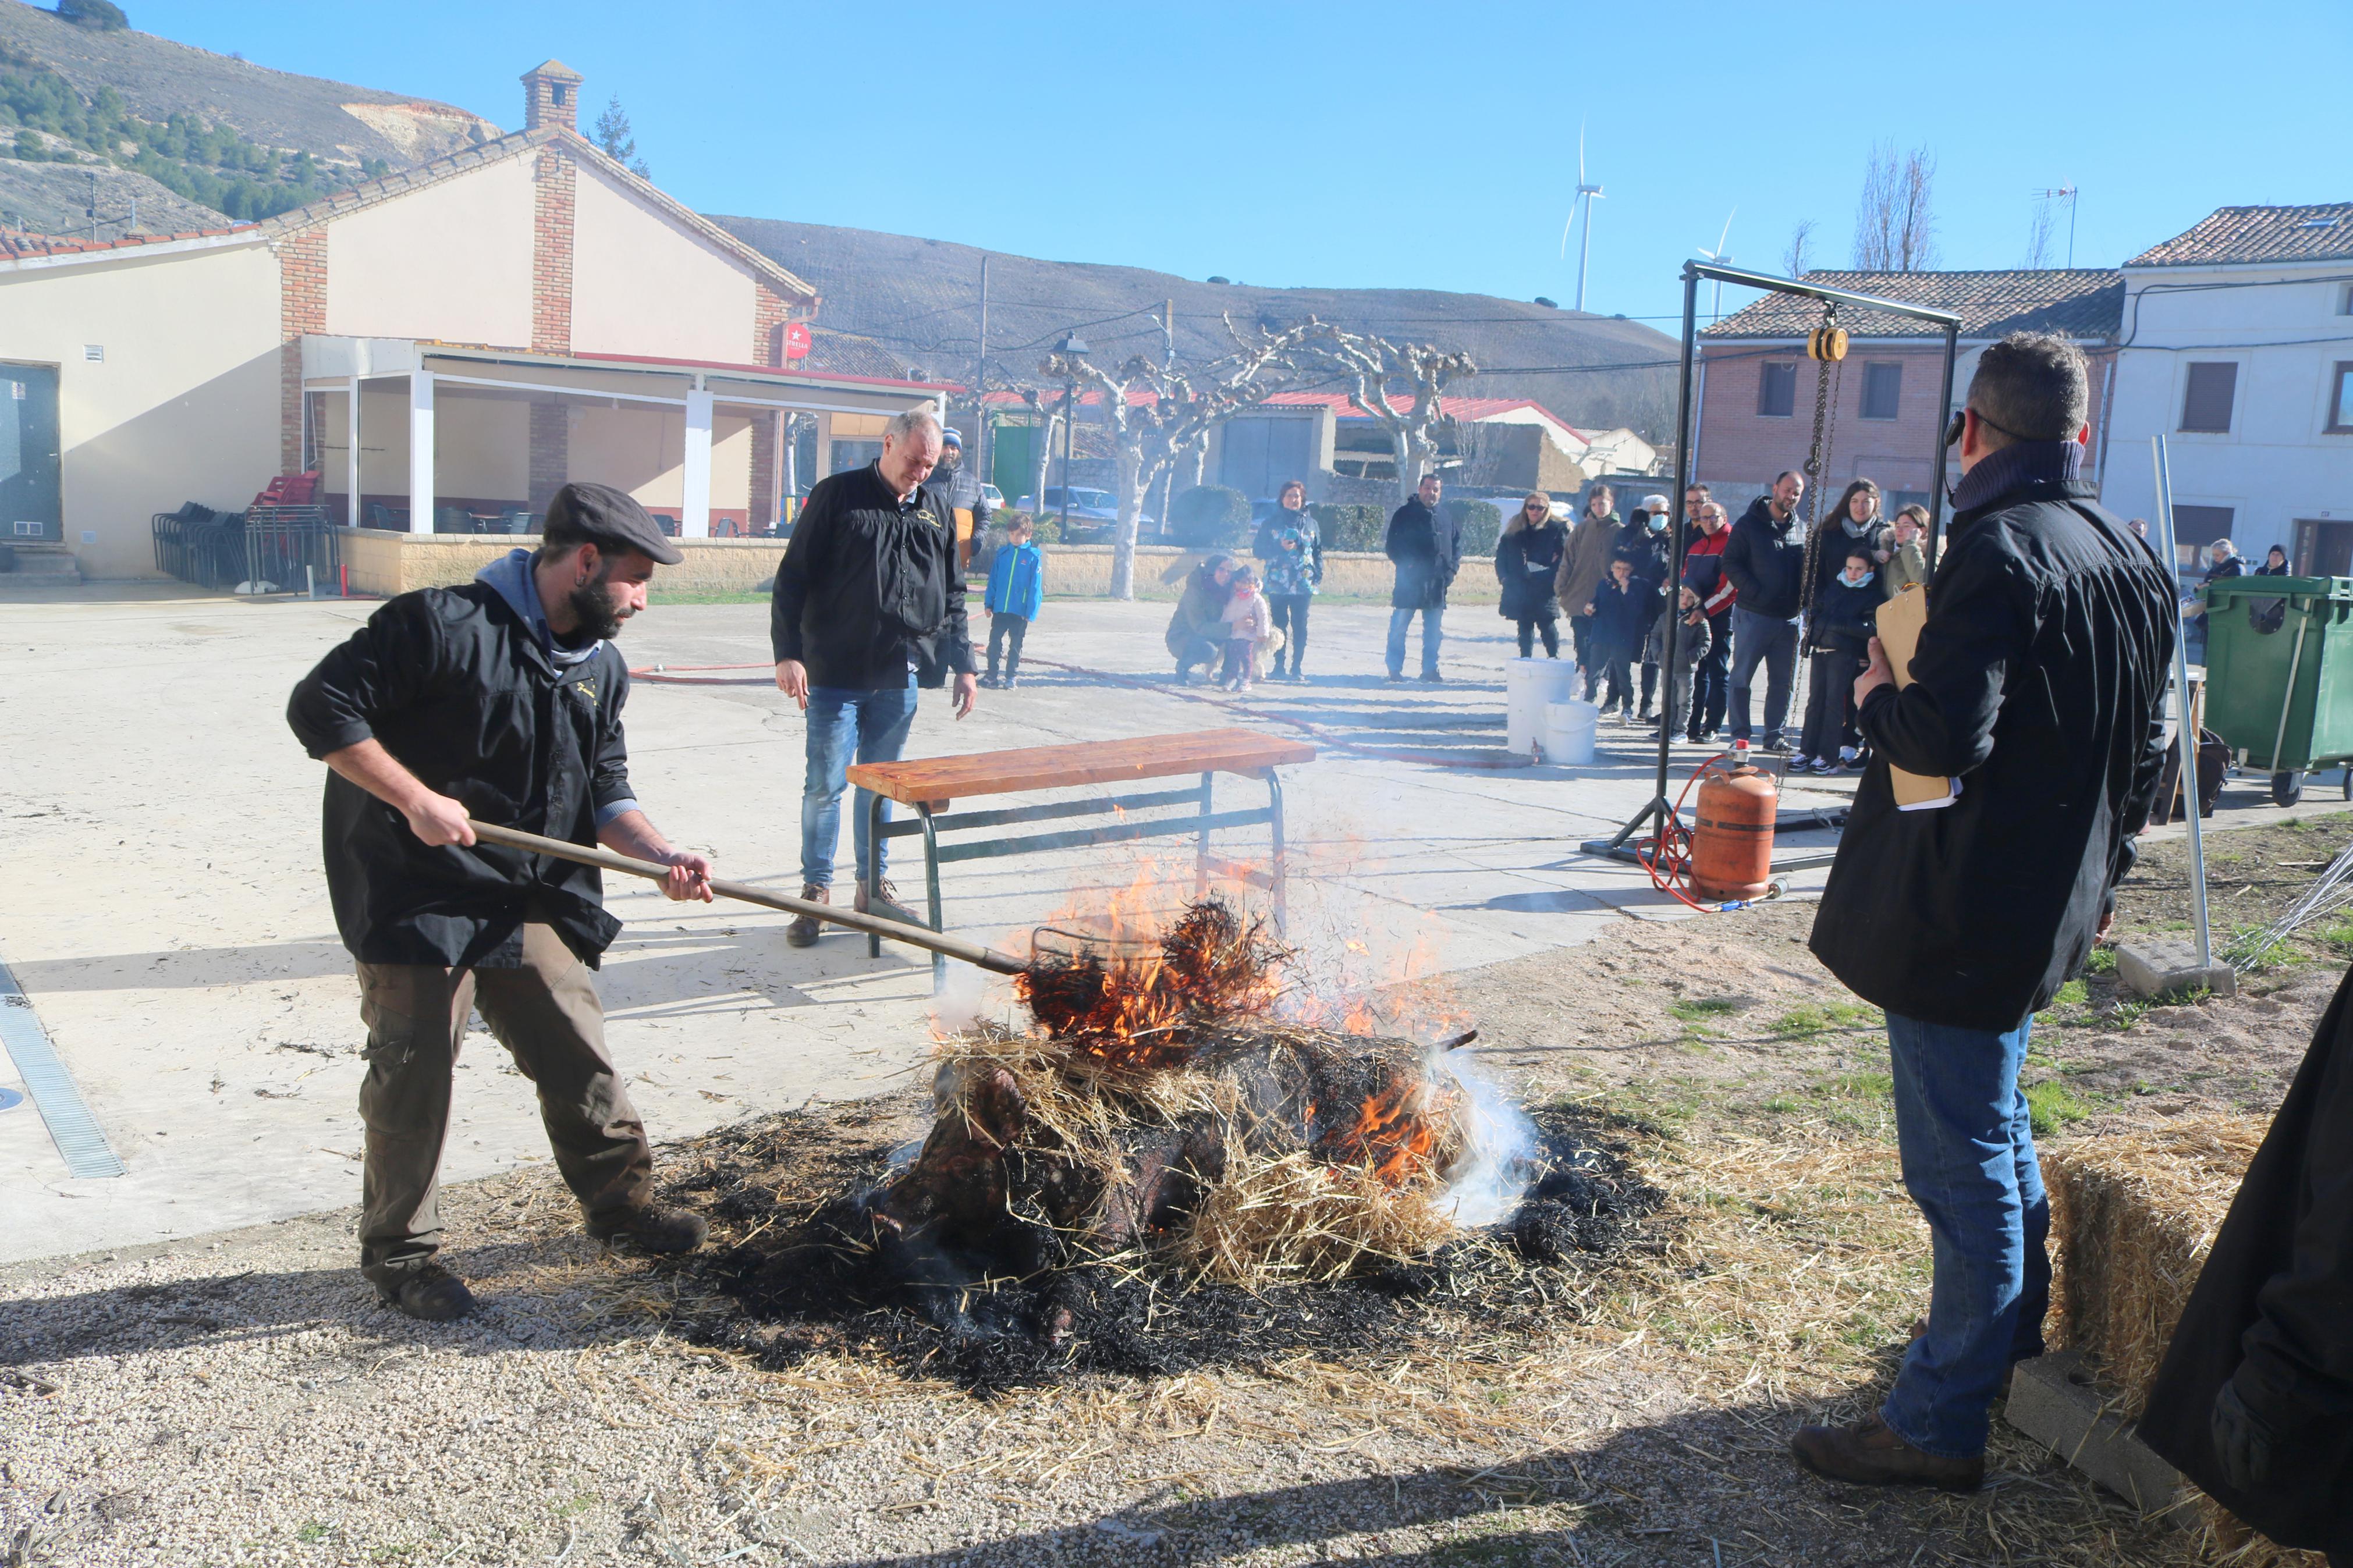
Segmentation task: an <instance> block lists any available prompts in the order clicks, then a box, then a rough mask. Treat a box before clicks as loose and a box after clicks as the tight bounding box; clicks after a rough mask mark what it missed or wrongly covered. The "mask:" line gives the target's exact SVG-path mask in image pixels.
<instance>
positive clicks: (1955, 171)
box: [123, 0, 2353, 316]
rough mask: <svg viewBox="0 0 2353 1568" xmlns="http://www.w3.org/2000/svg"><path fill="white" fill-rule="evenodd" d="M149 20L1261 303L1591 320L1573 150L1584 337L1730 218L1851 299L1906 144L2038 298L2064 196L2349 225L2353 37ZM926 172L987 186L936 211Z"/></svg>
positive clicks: (695, 190)
mask: <svg viewBox="0 0 2353 1568" xmlns="http://www.w3.org/2000/svg"><path fill="white" fill-rule="evenodd" d="M123 3H124V5H125V6H126V8H127V9H128V10H129V12H130V14H131V17H132V25H133V26H138V27H141V28H142V29H144V30H146V31H149V32H153V33H158V34H161V35H163V36H164V37H172V38H176V39H179V40H181V41H183V42H185V43H191V44H195V45H199V46H201V47H206V48H210V49H216V50H220V51H222V52H228V51H232V50H234V51H237V52H240V53H242V54H244V55H245V56H246V57H247V58H248V59H251V60H253V61H255V62H257V63H259V64H263V65H269V66H274V67H278V68H282V69H286V70H293V71H302V72H307V73H311V74H314V75H319V76H326V77H333V78H337V79H343V80H346V81H353V82H358V83H362V84H364V85H367V86H371V87H376V88H382V89H389V90H393V91H399V92H412V93H416V94H417V95H419V96H421V97H427V98H435V99H441V100H447V101H448V102H452V103H457V104H459V105H462V106H463V107H465V108H467V109H470V110H474V111H476V112H478V113H480V114H482V115H484V116H485V117H487V118H489V119H491V120H492V121H496V122H497V123H498V124H500V125H501V126H505V127H508V128H512V127H514V126H515V125H516V124H517V123H518V122H519V121H520V119H521V107H520V106H521V91H522V89H521V88H520V87H519V86H518V85H517V82H516V78H517V77H518V76H519V75H520V74H521V73H522V71H523V70H525V69H527V68H529V67H531V66H533V65H534V64H536V63H537V62H538V61H540V60H541V59H543V58H547V57H548V56H551V55H553V56H554V57H556V58H560V59H562V60H564V61H565V63H566V64H568V65H570V66H571V67H572V68H574V69H575V70H578V71H580V72H582V73H583V74H584V75H585V76H586V79H587V81H586V88H585V89H584V94H583V97H584V103H585V105H586V110H587V112H585V113H584V115H583V119H584V121H585V120H586V119H588V118H589V117H590V116H591V115H592V114H593V111H594V110H596V108H599V107H601V106H602V105H603V104H604V103H605V101H606V100H607V98H608V97H610V96H612V95H614V94H618V95H619V97H620V99H621V100H622V102H623V104H624V106H625V107H626V108H627V109H628V113H629V115H630V118H631V119H632V120H633V121H634V122H635V125H636V130H637V137H638V151H639V153H640V155H641V156H643V157H644V158H645V159H646V160H647V161H648V163H650V164H651V166H652V170H653V174H654V177H655V179H656V180H657V181H658V182H659V184H661V185H663V186H664V187H665V188H666V189H668V190H669V191H670V192H671V193H672V194H674V195H678V196H679V197H681V199H683V200H685V201H687V202H689V203H691V205H694V206H696V207H697V208H699V209H701V210H703V211H706V212H719V213H737V214H745V215H750V216H772V217H788V218H795V219H801V220H806V221H810V222H817V223H830V224H846V225H851V226H859V227H866V228H877V229H887V230H892V231H895V232H898V233H902V234H915V235H923V236H927V237H934V238H940V239H951V240H958V241H962V242H964V243H966V244H970V245H976V246H982V247H988V248H991V249H997V250H1004V251H1012V252H1018V253H1023V254H1028V255H1032V256H1042V257H1048V258H1055V259H1060V260H1073V261H1103V262H1116V263H1123V264H1127V265H1133V266H1141V267H1150V268H1159V269H1162V270H1166V271H1170V272H1175V273H1179V274H1182V275H1186V276H1189V277H1194V278H1203V277H1207V276H1208V275H1210V274H1212V273H1216V274H1221V275H1224V276H1226V277H1229V278H1231V279H1236V280H1237V281H1241V282H1249V283H1261V284H1324V285H1335V286H1385V287H1420V288H1432V289H1463V290H1472V291H1478V292H1484V293H1492V294H1498V295H1503V296H1505V297H1509V298H1516V299H1528V298H1532V297H1534V296H1535V295H1539V294H1543V295H1548V296H1550V297H1551V298H1553V299H1555V300H1559V301H1561V302H1562V303H1563V304H1567V302H1568V300H1569V298H1570V296H1571V295H1572V294H1573V292H1574V290H1575V288H1576V281H1575V275H1574V267H1575V249H1574V247H1573V246H1572V247H1571V251H1570V259H1569V260H1568V261H1567V262H1564V261H1563V260H1562V259H1561V258H1560V255H1559V247H1560V237H1561V226H1562V222H1563V220H1564V218H1565V217H1566V216H1567V205H1568V202H1569V198H1570V192H1571V189H1572V187H1573V186H1574V185H1575V184H1576V152H1577V124H1578V121H1579V120H1580V118H1582V119H1583V120H1584V121H1585V122H1586V138H1587V156H1588V165H1589V168H1590V171H1591V174H1592V176H1593V177H1594V178H1596V179H1598V180H1599V181H1600V183H1601V184H1603V185H1604V186H1605V187H1606V190H1607V195H1606V196H1605V198H1604V199H1603V201H1602V202H1601V203H1600V204H1599V208H1598V215H1599V216H1598V223H1597V226H1596V228H1595V230H1594V236H1593V271H1592V277H1591V281H1590V282H1589V284H1588V290H1587V304H1588V308H1589V309H1593V310H1601V311H1605V312H1608V311H1622V312H1625V313H1627V314H1629V315H1636V316H1650V315H1662V314H1666V313H1670V312H1672V311H1674V310H1677V309H1678V308H1679V300H1680V295H1679V291H1678V289H1677V286H1676V283H1675V277H1676V273H1677V269H1678V268H1680V267H1681V265H1682V262H1683V258H1685V257H1687V256H1689V255H1691V254H1692V252H1693V248H1694V247H1696V246H1708V247H1713V246H1714V245H1715V239H1716V236H1717V233H1718V231H1719V230H1720V229H1721V228H1722V226H1723V224H1724V221H1725V215H1726V214H1727V213H1728V212H1730V211H1731V210H1732V209H1734V208H1735V207H1736V208H1737V209H1738V212H1737V216H1735V217H1734V220H1733V225H1732V233H1731V240H1730V249H1731V250H1732V252H1733V254H1734V256H1735V257H1736V259H1737V260H1738V261H1739V262H1740V263H1742V264H1751V263H1761V264H1765V265H1767V267H1768V268H1773V269H1778V263H1779V258H1780V257H1781V255H1782V253H1783V251H1784V248H1785V247H1786V246H1787V244H1788V236H1789V231H1790V228H1791V226H1792V225H1793V223H1795V222H1796V220H1798V219H1799V218H1804V217H1811V218H1813V219H1814V220H1816V223H1817V224H1818V228H1817V230H1816V235H1817V247H1818V254H1819V258H1820V259H1819V261H1818V263H1817V264H1818V265H1831V266H1841V265H1844V264H1846V261H1847V259H1848V256H1849V254H1850V251H1851V249H1852V234H1853V218H1854V207H1855V198H1856V195H1857V190H1858V187H1859V186H1860V184H1861V180H1862V167H1863V163H1864V159H1865V157H1866V155H1867V153H1868V152H1869V150H1870V148H1871V146H1872V144H1873V142H1875V141H1879V140H1883V139H1889V138H1892V139H1894V141H1895V142H1898V143H1899V144H1900V145H1904V146H1912V145H1926V147H1927V148H1929V149H1930V150H1931V152H1932V153H1934V154H1935V156H1936V161H1937V174H1936V218H1937V227H1938V237H1939V240H1940V244H1941V247H1942V257H1941V260H1942V263H1943V264H1944V265H1946V266H1948V267H2009V266H2015V265H2018V264H2019V263H2020V262H2021V259H2022V258H2023V254H2024V251H2025V247H2026V242H2027V231H2028V225H2029V220H2030V214H2031V206H2032V195H2031V193H2032V192H2033V191H2034V190H2036V189H2037V188H2038V187H2043V186H2054V185H2059V184H2075V185H2077V186H2079V187H2080V188H2081V190H2082V193H2083V194H2082V197H2081V202H2080V214H2079V219H2080V222H2079V227H2078V231H2077V236H2076V241H2075V259H2076V261H2077V263H2078V264H2079V265H2107V264H2113V263H2115V262H2117V261H2121V260H2123V259H2124V258H2126V257H2128V256H2130V255H2132V254H2134V253H2135V252H2137V251H2138V250H2140V249H2141V248H2143V247H2147V246H2148V245H2151V244H2154V243H2155V242H2157V241H2158V240H2160V239H2163V238H2165V237H2168V236H2169V235H2172V234H2175V233H2178V232H2179V231H2180V230H2181V229H2184V228H2186V227H2188V226H2189V225H2191V224H2192V223H2194V222H2196V221H2197V220H2198V219H2199V218H2200V217H2202V216H2204V215H2205V214H2207V213H2208V212H2210V211H2211V210H2212V209H2213V208H2215V207H2217V206H2222V205H2233V204H2242V203H2264V202H2322V201H2347V200H2353V161H2348V158H2347V155H2346V143H2345V134H2346V132H2345V127H2346V107H2347V106H2346V99H2345V91H2346V88H2345V84H2346V82H2347V80H2348V76H2353V5H2348V3H2347V0H2242V3H2241V4H2237V5H2229V6H2217V5H2212V4H2211V3H2208V4H2201V5H2189V4H2181V3H2178V0H2153V3H2147V4H2134V5H2125V4H2117V3H2115V0H2109V3H2106V4H2101V3H2097V0H2094V3H2093V4H2089V5H2086V4H2080V3H2078V4H2072V5H2071V4H2052V3H2050V0H2040V3H2036V4H2012V3H2010V0H1999V3H1996V4H1990V5H1980V4H1971V5H1921V4H1895V5H1890V4H1885V3H1884V0H1882V3H1879V4H1872V5H1848V4H1840V5H1810V6H1809V5H1786V4H1784V5H1772V4H1749V5H1738V6H1734V5H1709V4H1681V5H1679V4H1655V3H1654V4H1639V5H1622V6H1608V5H1590V4H1588V5H1577V6H1575V7H1573V8H1572V7H1570V6H1568V5H1560V4H1554V5H1531V4H1517V3H1494V4H1470V5H1461V4H1457V5H1431V4H1427V3H1423V4H1414V5H1407V4H1397V3H1392V0H1356V3H1354V4H1321V3H1318V4H1301V3H1289V0H1251V3H1246V4H1190V5H1133V4H1122V3H1119V0H1094V3H1092V4H1062V3H1060V0H1039V3H1034V4H1025V5H997V4H991V5H979V4H949V5H840V4H830V5H811V4H807V3H802V0H789V3H781V4H780V3H769V4H759V5H751V4H724V5H722V4H685V3H681V4H673V5H608V4H594V3H586V4H567V5H556V4H532V3H517V0H499V3H497V4H493V5H481V4H480V3H479V0H476V3H469V4H457V3H443V0H436V3H431V4H418V3H409V4H395V3H391V0H375V3H371V4H364V5H361V4H331V5H320V4H318V0H299V3H298V0H237V4H233V5H232V4H223V3H220V0H123ZM1801 17H1803V18H1806V19H1804V20H1800V19H1799V18H1801ZM1964 24H1967V25H1969V26H1968V30H1967V31H1963V30H1961V26H1962V25H1964ZM1995 62H2000V68H1999V69H1997V68H1996V67H1995ZM1831 82H1838V83H1841V84H1843V85H1841V86H1838V87H1835V88H1832V87H1828V86H1825V85H1823V84H1826V83H1831ZM934 142H939V143H942V144H944V145H946V146H949V147H953V148H955V149H956V150H958V151H959V152H961V153H966V154H969V155H970V156H969V157H968V158H967V159H966V160H965V161H964V162H963V163H960V165H959V168H958V170H957V171H956V172H953V173H951V172H946V171H942V172H939V173H932V172H929V171H928V170H927V168H926V165H925V163H924V159H923V148H924V147H925V146H926V145H928V144H931V143H934ZM2061 243H2062V245H2063V244H2064V239H2063V238H2062V241H2061ZM1728 303H1729V301H1728V300H1727V305H1728Z"/></svg>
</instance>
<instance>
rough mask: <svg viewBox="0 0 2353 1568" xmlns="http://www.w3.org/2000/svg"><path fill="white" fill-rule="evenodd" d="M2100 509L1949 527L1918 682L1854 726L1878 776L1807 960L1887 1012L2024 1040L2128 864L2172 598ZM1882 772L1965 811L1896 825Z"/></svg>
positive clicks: (2016, 510) (1931, 591) (1982, 519)
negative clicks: (1929, 784) (1916, 783)
mask: <svg viewBox="0 0 2353 1568" xmlns="http://www.w3.org/2000/svg"><path fill="white" fill-rule="evenodd" d="M2092 494H2093V487H2092V486H2090V485H2088V484H2082V483H2077V482H2073V481H2064V480H2052V481H2047V482H2038V483H2031V484H2026V485H2022V486H2020V487H2018V488H2017V489H2012V490H2010V491H2009V492H2008V493H2007V494H2005V495H2002V496H2000V497H1998V498H1996V499H1995V500H1992V501H1991V502H1989V503H1988V504H1987V505H1984V506H1981V507H1973V508H1971V509H1970V510H1967V511H1963V512H1958V513H1957V514H1955V516H1954V518H1953V522H1952V531H1951V534H1950V542H1949V543H1948V545H1947V548H1946V551H1945V552H1944V554H1943V556H1942V558H1941V559H1939V560H1938V562H1937V563H1936V576H1935V577H1934V578H1933V579H1932V580H1931V581H1930V582H1929V584H1928V586H1927V588H1926V593H1927V595H1928V619H1927V624H1926V626H1924V627H1923V628H1922V630H1921V633H1920V642H1919V646H1918V647H1917V649H1916V650H1915V654H1914V657H1913V660H1912V676H1913V683H1912V684H1911V685H1910V686H1909V687H1907V688H1905V689H1904V690H1902V691H1897V690H1896V689H1894V688H1893V687H1884V688H1882V689H1879V690H1877V691H1874V692H1873V693H1872V695H1871V699H1870V700H1869V701H1867V702H1865V703H1864V704H1863V706H1862V712H1861V713H1860V714H1859V715H1858V719H1857V721H1858V723H1859V725H1860V727H1861V729H1862V733H1863V736H1864V738H1865V739H1866V740H1867V741H1869V742H1870V743H1871V750H1872V763H1871V767H1870V768H1869V770H1868V771H1866V772H1865V773H1864V774H1863V776H1862V783H1861V784H1859V785H1858V786H1857V787H1856V789H1855V796H1854V807H1853V809H1852V813H1851V814H1850V815H1849V816H1848V817H1847V826H1846V831H1845V833H1844V834H1843V835H1842V836H1841V838H1840V841H1839V847H1838V858H1837V860H1836V861H1835V862H1834V863H1833V864H1832V865H1831V874H1830V880H1829V882H1828V884H1827V885H1826V886H1825V887H1824V888H1823V889H1822V898H1821V903H1820V907H1819V908H1818V909H1817V910H1816V911H1815V915H1814V933H1813V942H1812V945H1813V950H1814V952H1815V954H1816V955H1817V956H1818V957H1820V959H1821V961H1822V963H1824V964H1826V965H1828V966H1829V968H1830V970H1831V973H1833V974H1836V975H1837V976H1838V977H1839V979H1840V980H1841V981H1843V982H1844V983H1845V984H1846V985H1847V987H1848V988H1849V989H1850V990H1852V991H1853V992H1854V993H1855V994H1857V995H1859V996H1861V997H1862V998H1863V999H1864V1000H1866V1001H1869V1002H1873V1003H1876V1004H1877V1005H1880V1006H1882V1007H1884V1008H1886V1009H1887V1010H1888V1011H1889V1012H1891V1013H1900V1014H1903V1015H1904V1016H1906V1017H1910V1018H1917V1019H1920V1020H1922V1021H1924V1022H1927V1023H1932V1024H1950V1025H1955V1026H1959V1027H1963V1028H1972V1029H2010V1028H2014V1027H2016V1026H2018V1025H2019V1024H2020V1023H2021V1022H2022V1021H2023V1020H2024V1019H2025V1018H2026V1017H2027V1016H2028V1015H2029V1014H2031V1013H2033V1012H2035V1011H2037V1010H2038V1009H2040V1008H2042V1006H2044V1005H2047V1004H2048V1003H2049V1002H2050V1000H2051V997H2052V994H2053V993H2055V992H2056V991H2057V990H2058V989H2059V987H2060V985H2061V984H2062V983H2063V982H2064V981H2065V979H2066V978H2067V976H2068V975H2069V974H2070V973H2073V971H2074V969H2075V967H2076V965H2077V964H2079V963H2082V962H2083V958H2084V953H2085V952H2088V951H2089V950H2090V948H2091V945H2092V936H2093V932H2094V930H2095V929H2096V928H2097V926H2098V925H2099V922H2100V918H2101V916H2102V915H2103V914H2104V913H2105V911H2106V910H2107V909H2108V908H2109V907H2110V900H2111V899H2112V897H2113V893H2114V889H2115V888H2116V882H2117V880H2118V879H2120V878H2121V877H2123V875H2124V874H2125V872H2126V870H2127V869H2129V868H2131V866H2132V863H2133V836H2134V835H2135V834H2137V833H2138V832H2139V831H2140V830H2141V828H2142V826H2144V825H2145V824H2146V823H2147V819H2148V811H2149V805H2150V802H2151V801H2152V799H2153V798H2154V796H2155V795H2156V793H2157V778H2158V769H2159V767H2160V766H2161V765H2162V763H2163V762H2164V757H2165V739H2164V727H2163V726H2164V713H2163V699H2164V693H2165V685H2166V675H2167V671H2168V668H2169V664H2168V661H2169V660H2170V659H2171V658H2172V657H2173V637H2174V624H2175V620H2174V616H2175V611H2174V601H2173V588H2172V583H2171V581H2170V579H2169V578H2168V575H2167V574H2166V572H2165V570H2164V568H2163V567H2161V566H2159V565H2158V562H2157V558H2156V556H2155V555H2154V554H2152V553H2151V552H2150V551H2149V548H2148V546H2147V545H2146V544H2144V543H2143V542H2141V541H2139V540H2138V539H2136V538H2134V537H2133V535H2132V533H2131V532H2130V531H2128V530H2127V529H2126V527H2125V526H2124V525H2123V524H2122V523H2120V522H2118V521H2116V519H2115V518H2114V517H2112V516H2110V515H2109V514H2108V513H2107V512H2105V511H2103V510H2100V509H2099V508H2098V507H2096V506H2094V505H2093V504H2092V503H2091V497H2092ZM1738 542H1739V541H1738V536H1737V535H1735V538H1734V544H1735V546H1736V547H1737V545H1738ZM1740 602H1741V604H1742V605H1746V604H1747V603H1748V594H1747V590H1746V588H1744V589H1742V591H1741V595H1740ZM1891 764H1892V765H1894V766H1897V767H1902V768H1905V769H1906V770H1907V771H1909V772H1912V773H1922V774H1927V775H1932V776H1935V775H1941V776H1945V777H1957V778H1958V779H1959V780H1960V781H1961V795H1960V798H1959V799H1958V800H1956V801H1954V802H1953V803H1952V804H1951V805H1947V806H1944V807H1940V808H1938V809H1936V810H1933V811H1904V812H1900V811H1898V810H1896V808H1895V797H1894V792H1893V790H1892V788H1891V786H1890V784H1889V780H1888V768H1889V767H1890V765H1891Z"/></svg>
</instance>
